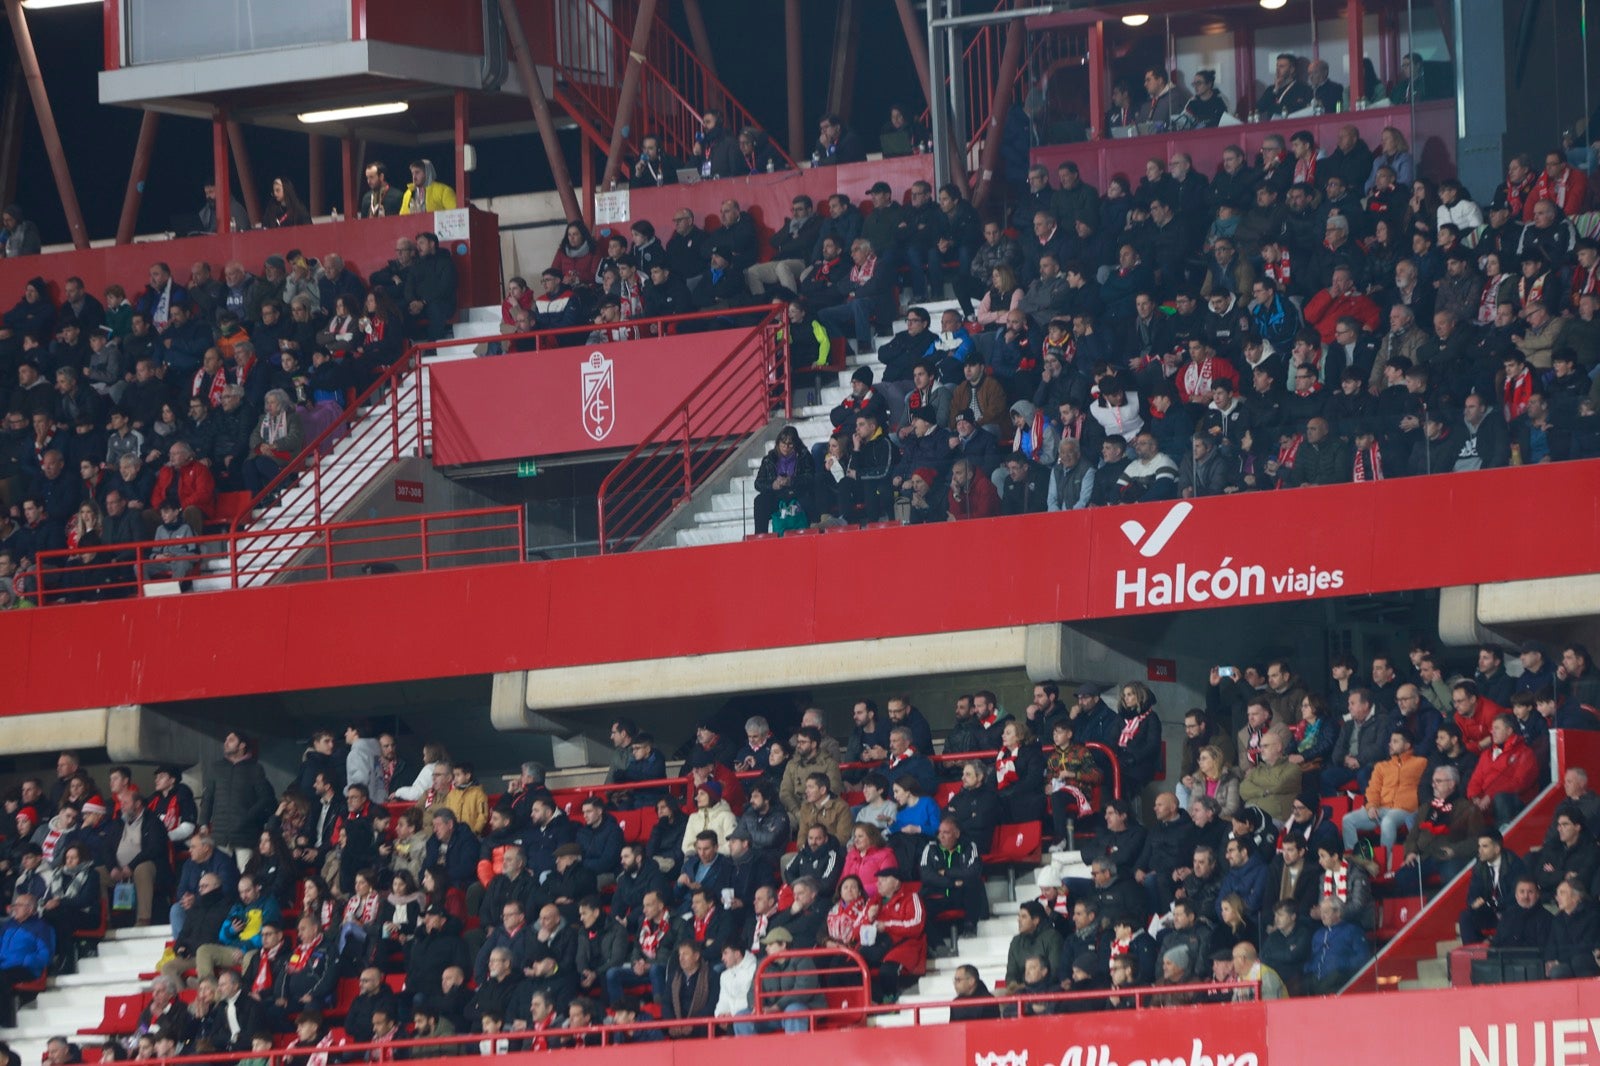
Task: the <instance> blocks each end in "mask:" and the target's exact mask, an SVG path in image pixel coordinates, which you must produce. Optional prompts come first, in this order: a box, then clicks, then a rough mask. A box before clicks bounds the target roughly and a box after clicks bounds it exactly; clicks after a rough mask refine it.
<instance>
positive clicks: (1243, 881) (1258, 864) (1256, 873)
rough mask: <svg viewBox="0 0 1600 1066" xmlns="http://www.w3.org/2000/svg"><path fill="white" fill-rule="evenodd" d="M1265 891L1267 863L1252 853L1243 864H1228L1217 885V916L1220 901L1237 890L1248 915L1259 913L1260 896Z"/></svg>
mask: <svg viewBox="0 0 1600 1066" xmlns="http://www.w3.org/2000/svg"><path fill="white" fill-rule="evenodd" d="M1266 891H1267V864H1266V863H1264V862H1262V861H1261V856H1259V855H1256V854H1254V853H1252V854H1251V856H1250V858H1249V859H1248V860H1246V861H1245V864H1244V865H1243V866H1230V867H1228V872H1227V873H1225V874H1223V875H1222V884H1220V885H1219V886H1217V907H1218V913H1217V917H1219V918H1220V917H1221V916H1222V915H1221V907H1222V901H1223V900H1224V899H1227V898H1228V896H1229V894H1230V893H1234V892H1237V893H1238V894H1239V895H1240V896H1241V897H1243V899H1244V909H1245V910H1246V911H1248V912H1249V913H1250V917H1251V918H1254V917H1255V915H1257V914H1260V913H1261V898H1262V896H1263V895H1264V894H1265V893H1266Z"/></svg>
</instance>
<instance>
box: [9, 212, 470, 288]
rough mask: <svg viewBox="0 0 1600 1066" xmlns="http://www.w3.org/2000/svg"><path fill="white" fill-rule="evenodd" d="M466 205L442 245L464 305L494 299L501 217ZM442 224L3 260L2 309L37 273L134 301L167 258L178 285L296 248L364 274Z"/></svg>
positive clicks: (334, 225)
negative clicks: (199, 269) (194, 271)
mask: <svg viewBox="0 0 1600 1066" xmlns="http://www.w3.org/2000/svg"><path fill="white" fill-rule="evenodd" d="M466 211H467V215H466V219H467V230H466V235H465V236H464V237H451V238H449V239H446V240H445V241H444V243H443V247H445V248H447V249H449V251H450V253H451V255H452V256H453V257H454V258H455V263H456V303H457V304H458V305H459V306H461V307H487V306H489V305H491V304H498V303H499V302H500V219H499V217H498V216H496V215H494V214H491V213H490V212H488V211H480V210H478V209H477V208H467V209H466ZM441 213H442V214H448V212H441ZM441 229H443V230H444V232H445V233H448V232H450V231H449V230H448V229H447V228H445V227H442V226H441V225H440V224H439V220H438V216H437V215H433V214H423V215H395V216H392V217H388V218H362V219H354V218H347V219H345V220H344V221H343V222H319V223H315V224H313V225H310V226H294V227H291V228H289V229H274V230H263V229H257V230H244V231H242V232H239V233H226V234H222V235H220V236H211V237H182V238H178V239H175V240H170V241H149V242H145V243H141V244H122V245H116V246H114V247H110V248H90V249H87V250H85V251H81V252H80V251H69V252H51V253H49V254H48V255H30V256H24V257H22V258H21V259H0V307H9V306H11V304H12V303H14V302H15V301H17V300H20V299H22V287H23V286H24V285H26V284H27V283H28V281H29V280H30V279H32V278H34V277H36V276H42V277H43V278H44V279H45V281H47V282H49V283H50V286H51V290H52V293H53V296H54V298H55V299H56V300H57V301H59V300H60V299H61V284H62V282H64V281H66V279H67V278H69V277H73V276H77V277H80V278H82V279H83V284H84V287H85V288H86V289H87V290H88V291H89V292H90V293H92V294H94V296H95V297H96V298H99V296H100V295H101V294H103V293H104V292H105V289H106V286H107V285H111V284H113V283H115V284H118V285H121V286H122V287H123V288H124V289H126V290H127V293H128V299H129V300H132V301H135V302H137V301H138V299H139V295H140V294H141V293H143V292H144V289H145V286H146V285H147V284H148V283H149V280H150V265H151V264H152V263H155V262H158V261H159V262H164V263H166V264H167V265H168V266H170V267H171V268H172V273H173V276H174V277H175V278H177V280H178V282H179V284H183V283H184V282H186V281H188V279H189V268H190V267H191V266H192V265H193V264H194V263H196V262H199V261H202V260H203V261H205V262H207V263H210V264H211V273H212V275H213V276H214V277H216V278H219V279H220V278H221V277H222V267H223V264H224V263H226V262H227V261H228V260H230V259H237V260H239V261H240V262H241V263H243V264H244V267H245V269H246V270H248V271H250V272H251V273H252V274H260V273H261V268H262V264H263V263H265V262H266V259H267V256H269V255H283V254H284V253H285V252H287V251H289V250H290V249H296V248H297V249H299V250H300V251H302V252H304V253H305V255H306V256H307V257H308V258H312V259H320V258H321V257H322V256H325V255H327V254H328V253H329V252H338V253H339V254H340V255H341V256H343V257H344V261H345V264H346V265H347V266H348V267H349V268H350V269H351V270H354V271H355V272H356V273H357V274H359V275H361V277H363V278H366V277H368V276H370V275H371V273H372V272H373V271H374V270H378V269H381V268H382V267H383V265H384V264H385V263H387V262H388V261H389V260H391V259H393V258H394V242H395V239H396V238H397V237H402V236H404V237H414V236H416V235H417V234H418V233H422V232H425V231H428V230H441Z"/></svg>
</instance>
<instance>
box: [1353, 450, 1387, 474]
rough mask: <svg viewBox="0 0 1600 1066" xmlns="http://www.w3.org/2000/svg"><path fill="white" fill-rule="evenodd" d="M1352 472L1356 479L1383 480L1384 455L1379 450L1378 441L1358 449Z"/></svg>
mask: <svg viewBox="0 0 1600 1066" xmlns="http://www.w3.org/2000/svg"><path fill="white" fill-rule="evenodd" d="M1351 473H1352V475H1353V476H1352V480H1354V481H1382V480H1383V455H1382V453H1381V452H1379V450H1378V442H1377V441H1373V442H1372V443H1371V444H1369V445H1367V446H1366V447H1365V448H1357V449H1356V459H1355V465H1354V467H1353V469H1352V471H1351Z"/></svg>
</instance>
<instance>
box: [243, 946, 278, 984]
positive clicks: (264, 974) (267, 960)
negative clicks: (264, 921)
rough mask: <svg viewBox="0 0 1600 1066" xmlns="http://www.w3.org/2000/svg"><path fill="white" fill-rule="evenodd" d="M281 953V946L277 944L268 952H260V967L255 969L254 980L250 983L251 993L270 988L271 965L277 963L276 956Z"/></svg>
mask: <svg viewBox="0 0 1600 1066" xmlns="http://www.w3.org/2000/svg"><path fill="white" fill-rule="evenodd" d="M282 951H283V945H282V944H279V945H278V946H277V948H275V949H274V950H272V951H270V952H269V951H265V950H263V951H262V952H261V965H260V966H259V967H257V968H256V979H255V980H254V981H251V982H250V991H251V992H255V993H261V992H265V991H267V990H268V989H269V988H271V987H272V964H273V963H274V962H276V961H277V959H278V954H279V953H280V952H282Z"/></svg>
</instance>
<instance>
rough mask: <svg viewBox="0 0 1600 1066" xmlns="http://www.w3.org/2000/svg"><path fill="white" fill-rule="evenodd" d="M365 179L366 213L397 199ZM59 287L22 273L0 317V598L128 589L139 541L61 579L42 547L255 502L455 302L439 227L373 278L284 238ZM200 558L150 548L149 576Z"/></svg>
mask: <svg viewBox="0 0 1600 1066" xmlns="http://www.w3.org/2000/svg"><path fill="white" fill-rule="evenodd" d="M368 181H369V184H373V183H376V184H374V186H373V188H371V189H369V193H370V194H371V195H372V196H373V197H374V198H375V200H376V201H378V203H377V205H376V206H375V207H374V208H373V212H374V213H383V211H384V210H386V208H384V206H383V202H386V201H387V200H396V199H401V198H402V197H401V194H400V193H399V191H398V190H393V189H389V188H388V187H387V186H386V185H385V184H384V182H383V174H382V170H381V168H377V167H371V168H368ZM276 185H278V186H280V187H285V183H282V182H280V183H276ZM435 185H436V183H428V184H427V188H428V190H430V191H429V193H428V194H427V195H428V197H429V200H430V203H431V202H432V200H433V199H434V196H433V193H432V192H431V190H432V189H433V188H434V187H435ZM286 189H287V193H288V194H289V195H290V196H292V194H293V188H292V186H286ZM405 195H406V196H409V195H410V192H409V187H408V192H407V193H406V194H405ZM363 210H366V209H365V208H363ZM58 280H59V289H58V288H57V285H56V284H55V283H54V282H51V281H47V280H46V279H44V278H42V277H38V278H34V279H32V280H31V281H29V282H28V284H27V285H26V286H25V289H24V293H23V298H22V299H21V301H19V302H18V303H17V305H16V306H15V307H13V308H12V309H11V310H10V311H8V312H6V313H5V314H4V315H3V316H0V412H3V415H0V419H3V420H0V571H3V573H0V609H4V610H12V609H18V608H25V607H29V606H33V605H35V603H36V602H37V592H38V589H39V586H40V582H41V581H50V584H49V591H50V592H51V593H53V594H54V593H57V591H58V589H59V593H60V595H59V598H60V599H71V598H82V599H92V598H99V597H101V596H108V597H109V596H121V595H131V594H132V593H133V591H134V590H135V587H136V586H135V584H134V583H133V567H132V566H131V565H129V563H130V562H131V561H132V559H133V552H132V551H128V552H125V553H110V552H105V551H85V552H84V553H83V554H82V555H81V556H77V555H75V556H71V557H69V563H68V568H69V572H67V573H63V574H61V575H59V577H57V578H56V579H55V580H53V581H52V580H50V579H49V578H48V577H47V576H46V575H42V574H40V572H39V566H38V565H37V558H38V555H39V553H41V552H45V551H52V550H55V551H60V550H72V549H78V548H83V549H96V548H102V547H104V546H107V545H114V544H122V543H135V542H141V541H149V540H152V539H157V540H167V539H172V540H177V541H180V542H182V541H184V539H185V538H190V537H195V536H198V535H200V534H201V533H203V532H204V531H205V530H206V527H207V526H208V525H211V524H213V523H214V522H217V521H219V520H226V519H227V518H228V517H231V512H230V510H229V508H228V507H226V506H224V505H223V503H222V501H221V500H219V497H222V496H226V495H227V494H229V493H242V494H244V496H243V497H242V498H244V499H252V498H255V497H256V496H258V494H261V493H262V492H263V490H265V489H267V487H268V486H269V485H271V484H273V482H274V480H275V479H277V478H278V477H279V475H280V472H282V471H283V469H284V467H285V466H286V465H287V464H288V463H289V462H290V461H291V460H292V459H294V458H295V457H296V456H297V455H298V454H300V452H301V451H302V450H303V449H304V447H305V446H306V445H307V444H308V443H310V442H311V441H312V440H314V439H315V438H317V437H318V435H319V434H321V433H322V432H323V431H324V430H326V429H327V428H329V427H330V426H332V425H334V424H335V423H337V422H338V421H339V420H340V418H341V417H342V414H343V411H344V409H345V407H346V406H347V405H348V404H349V403H350V402H351V401H352V400H353V399H354V398H355V397H356V396H357V395H358V394H359V393H360V392H361V391H362V390H363V389H365V388H366V386H368V385H369V384H371V383H372V382H373V381H375V380H376V379H377V378H378V377H379V376H380V375H381V374H382V373H383V372H384V371H385V370H386V369H387V368H388V367H389V366H391V365H392V364H393V363H394V362H395V361H396V360H398V359H399V358H400V357H401V355H402V354H403V353H404V351H405V346H406V343H407V341H408V339H411V338H422V337H427V338H437V337H441V336H447V335H448V331H449V328H450V321H451V319H452V318H453V317H454V316H455V313H456V268H455V264H454V262H453V261H452V259H451V256H450V253H449V251H448V250H447V249H443V248H441V247H440V244H439V240H438V238H437V237H436V236H435V235H434V234H432V233H419V234H417V236H416V238H415V239H412V238H409V237H403V238H401V239H399V240H398V241H397V242H396V246H395V258H394V259H393V260H391V261H389V262H388V263H387V264H385V265H384V266H383V267H382V268H381V269H379V270H377V271H374V272H373V273H372V275H371V276H370V277H367V278H362V277H360V276H358V275H357V274H356V273H355V271H354V270H352V269H351V268H350V267H349V266H348V264H346V263H345V261H344V259H343V257H342V256H340V255H339V254H338V253H328V254H326V255H324V256H323V257H322V258H321V259H320V260H317V259H312V258H308V257H307V256H306V255H305V254H303V253H302V252H301V251H300V250H299V249H297V248H292V249H290V250H289V251H287V252H286V253H285V254H283V255H270V256H268V257H267V258H266V260H265V261H264V262H263V263H262V264H261V266H260V272H259V274H256V273H251V272H250V271H249V270H248V269H247V268H246V267H245V265H244V264H243V263H240V262H237V261H231V262H228V263H226V264H223V266H222V270H221V275H220V277H219V276H217V275H216V274H215V273H214V270H213V265H212V264H210V263H207V262H205V261H197V262H195V263H193V264H191V265H190V267H189V272H188V278H187V281H186V282H185V281H180V280H179V279H178V278H177V277H175V276H174V275H173V273H172V270H171V268H170V266H169V265H168V264H167V263H165V262H157V263H154V264H152V265H151V267H150V270H149V282H148V284H147V285H146V286H145V289H144V291H143V293H141V294H139V295H138V296H137V297H136V298H135V299H134V300H132V301H130V300H129V299H128V296H127V292H126V290H124V289H123V287H122V286H121V285H116V284H113V285H109V286H107V288H106V290H105V292H104V293H103V294H102V295H103V297H104V299H103V300H102V299H101V298H98V297H96V296H95V295H94V294H92V293H90V292H87V291H85V288H84V285H83V282H82V280H81V279H79V278H77V277H68V278H64V279H58ZM270 502H271V501H270V499H269V500H267V503H268V504H270ZM195 554H197V552H196V546H195V545H194V544H184V543H180V544H179V545H176V546H174V547H173V548H172V549H171V550H162V551H157V552H153V553H150V555H149V558H150V559H151V562H149V563H147V564H145V572H144V573H143V574H142V575H141V576H143V577H166V578H175V579H178V580H183V579H185V578H186V577H187V576H188V575H189V573H190V571H191V570H192V569H193V568H194V565H195V563H194V561H193V556H194V555H195ZM91 564H94V565H91ZM55 565H56V566H58V567H59V566H61V565H62V564H61V563H60V562H59V561H58V562H56V564H55ZM107 583H118V585H119V587H113V588H104V587H102V586H104V585H105V584H107Z"/></svg>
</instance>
